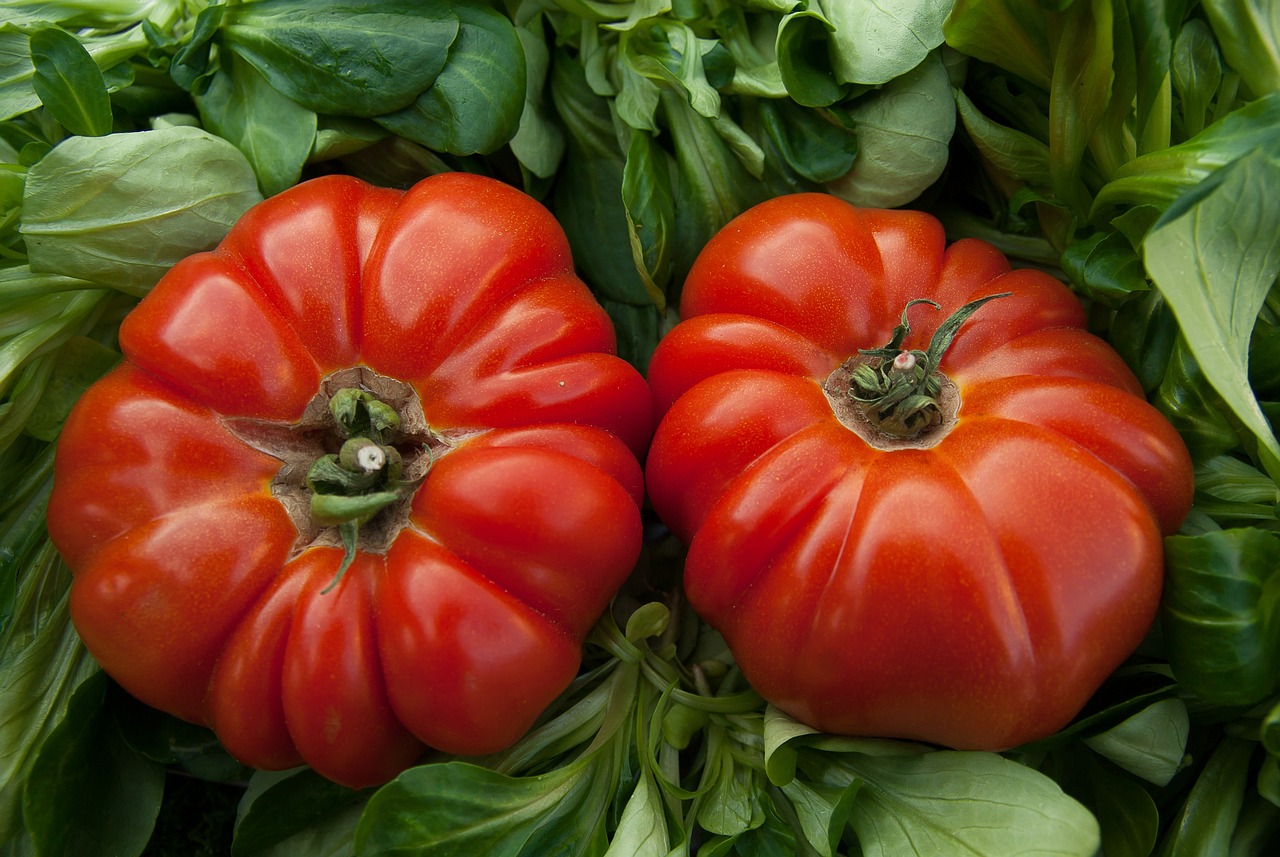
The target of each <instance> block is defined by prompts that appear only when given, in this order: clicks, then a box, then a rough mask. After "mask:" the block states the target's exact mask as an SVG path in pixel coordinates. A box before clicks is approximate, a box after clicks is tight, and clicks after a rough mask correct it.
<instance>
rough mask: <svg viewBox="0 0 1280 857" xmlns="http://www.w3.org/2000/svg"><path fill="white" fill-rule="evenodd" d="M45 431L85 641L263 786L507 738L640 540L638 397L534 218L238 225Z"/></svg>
mask: <svg viewBox="0 0 1280 857" xmlns="http://www.w3.org/2000/svg"><path fill="white" fill-rule="evenodd" d="M120 343H121V347H122V350H123V352H124V355H125V360H124V362H123V363H122V365H121V366H120V367H119V368H118V369H116V370H115V371H113V372H112V373H111V374H110V375H108V376H107V377H106V378H104V379H103V380H102V381H101V382H99V383H98V384H97V385H96V386H94V387H93V388H92V389H90V390H89V391H88V393H87V394H86V395H85V396H84V397H83V399H82V400H81V401H80V402H79V404H78V405H77V407H76V408H75V411H74V413H73V414H72V415H71V417H70V419H69V421H68V422H67V424H66V427H65V429H64V431H63V433H62V436H61V442H60V444H59V449H58V457H57V466H56V474H55V487H54V492H53V497H52V500H51V501H50V505H49V513H48V522H49V531H50V534H51V536H52V538H53V540H54V542H55V544H56V545H57V547H58V549H59V550H60V551H61V552H62V555H63V556H64V557H65V559H66V561H67V563H68V564H69V565H70V566H71V568H72V570H73V572H74V575H75V577H74V583H73V586H72V593H71V611H72V617H73V619H74V622H75V625H76V627H77V629H78V630H79V632H80V635H81V636H82V637H83V639H84V641H85V643H86V644H87V646H88V647H89V650H90V651H91V652H92V654H93V655H94V656H95V657H96V658H97V659H98V660H99V661H100V662H101V663H102V665H103V667H104V668H105V669H106V671H107V672H108V673H109V674H110V675H112V676H113V677H114V678H115V679H116V680H118V681H119V682H120V684H121V685H123V686H124V687H125V688H126V689H127V690H129V691H130V692H131V693H133V694H134V695H136V696H137V697H138V698H140V699H142V700H143V701H145V702H147V703H149V704H151V705H153V706H155V707H157V708H160V709H163V710H165V711H168V712H171V713H173V714H175V715H178V716H180V717H183V718H186V719H188V720H191V721H194V722H197V723H203V724H209V725H210V726H212V727H213V729H214V730H215V731H216V733H217V735H218V737H219V738H220V739H221V740H222V742H223V743H224V744H225V745H226V747H227V748H228V749H229V750H230V752H232V753H233V754H234V755H236V756H237V757H239V758H240V759H242V760H243V761H245V762H247V763H248V764H250V765H254V766H257V767H261V768H283V767H287V766H292V765H296V764H299V763H301V762H307V763H309V764H311V765H312V766H314V767H315V768H316V769H317V770H318V771H320V772H321V773H323V774H325V775H326V776H328V777H330V778H332V779H334V780H337V781H339V782H342V783H345V784H348V785H353V786H363V785H369V784H373V783H378V782H381V781H383V780H386V779H388V778H390V777H391V776H393V775H395V774H396V773H397V772H398V771H399V770H401V769H402V768H404V767H406V766H407V765H409V764H411V763H413V762H414V761H415V759H417V758H418V757H419V756H420V754H421V753H422V751H423V746H424V744H425V745H429V746H431V747H434V748H437V749H440V750H444V751H448V752H453V753H463V754H472V753H487V752H493V751H497V750H499V749H501V748H503V747H505V746H507V745H509V744H510V743H512V742H513V741H515V740H516V739H517V738H518V737H519V736H520V735H521V734H522V733H523V732H524V731H525V730H526V729H527V728H528V727H529V725H530V724H531V723H532V722H533V720H534V719H535V718H536V717H537V715H538V714H539V713H540V712H541V711H542V710H543V708H544V707H545V706H546V705H547V704H548V703H549V702H550V701H551V700H552V699H553V698H554V697H555V696H556V695H557V694H558V693H560V692H561V691H562V690H563V689H564V688H565V687H566V686H567V685H568V683H569V682H570V681H571V680H572V678H573V677H574V675H575V674H576V672H577V669H578V666H579V663H580V659H581V644H582V641H583V639H584V636H585V634H586V633H587V631H588V629H589V628H590V627H591V626H592V624H593V623H594V621H595V620H596V619H597V618H598V616H599V615H600V613H601V612H602V611H603V610H604V608H605V607H606V605H607V604H608V602H609V600H610V599H611V597H612V596H613V594H614V593H615V591H616V590H617V589H618V587H619V586H620V585H621V583H622V582H623V580H624V579H625V578H626V576H627V575H628V573H629V571H630V569H631V567H632V565H633V563H634V561H635V559H636V557H637V556H638V553H639V549H640V540H641V524H640V512H639V508H640V503H641V499H642V496H643V478H642V472H641V468H640V464H639V463H638V456H640V455H643V452H644V449H645V447H646V444H647V442H648V440H649V437H650V434H651V430H652V407H651V403H650V399H649V393H648V389H647V387H646V386H645V383H644V379H643V378H642V377H641V376H640V374H639V373H638V372H637V371H636V370H635V369H634V368H632V367H631V366H630V365H629V364H627V363H626V362H624V361H623V360H621V359H620V358H618V357H616V356H614V348H615V339H614V331H613V328H612V325H611V324H610V321H609V319H608V317H607V316H606V315H605V313H604V312H603V310H602V309H601V308H600V306H599V305H598V304H597V303H596V301H595V300H594V298H593V297H592V295H591V294H590V292H589V291H588V290H587V288H586V286H585V285H584V284H583V283H582V282H581V281H580V280H579V279H578V278H577V277H576V276H575V274H574V268H573V262H572V259H571V258H570V253H569V247H568V244H567V242H566V240H565V237H564V234H563V232H562V231H561V230H560V228H559V226H558V225H557V224H556V223H555V221H554V220H553V219H552V217H551V215H550V214H549V213H548V212H547V211H546V210H545V209H544V208H543V207H542V206H540V205H539V204H538V203H536V202H535V201H534V200H532V199H531V198H530V197H527V196H525V195H524V194H522V193H520V192H519V191H517V190H516V189H514V188H511V187H509V186H507V185H505V184H502V183H500V182H498V181H496V180H492V179H486V178H481V177H477V176H471V175H465V174H451V175H441V176H436V177H432V178H429V179H426V180H425V181H423V182H421V183H420V184H419V185H417V186H416V187H414V188H412V189H411V190H409V191H408V192H404V193H402V192H399V191H393V190H387V189H381V188H376V187H373V186H370V185H368V184H365V183H363V182H360V181H357V180H356V179H353V178H350V177H340V176H333V177H325V178H320V179H315V180H313V181H310V182H307V183H304V184H302V185H299V186H297V187H295V188H293V189H291V190H289V191H286V192H285V193H282V194H280V195H279V196H276V197H274V198H271V199H269V200H267V201H266V202H263V203H262V204H260V205H258V206H257V207H255V208H253V209H251V210H250V211H249V212H248V213H247V214H246V215H245V216H244V217H243V218H242V219H241V220H240V221H239V222H238V223H237V224H236V225H235V226H234V228H233V229H232V230H231V232H230V234H229V235H228V236H227V238H226V239H225V240H224V241H223V242H222V243H221V245H220V246H219V247H218V248H217V249H216V250H214V251H212V252H208V253H202V254H198V255H196V256H193V257H190V258H188V259H186V260H184V261H183V262H181V263H180V264H178V265H177V266H175V267H174V268H173V269H172V270H171V271H170V272H169V273H168V274H167V275H166V276H165V277H164V279H163V280H162V281H161V282H160V283H159V284H158V285H157V286H156V287H155V289H154V290H153V291H152V292H151V293H150V294H149V295H148V296H147V297H146V298H145V299H144V300H143V301H142V302H141V303H140V304H139V305H138V307H137V308H136V309H135V310H134V311H133V312H132V313H131V314H130V315H129V316H128V318H127V319H126V320H125V321H124V323H123V325H122V327H121V330H120Z"/></svg>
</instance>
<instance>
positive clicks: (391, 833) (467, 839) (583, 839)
mask: <svg viewBox="0 0 1280 857" xmlns="http://www.w3.org/2000/svg"><path fill="white" fill-rule="evenodd" d="M595 758H597V757H588V758H587V759H586V760H584V761H583V762H575V763H573V764H569V765H565V766H562V767H559V768H556V769H554V770H552V771H549V772H548V773H545V774H540V775H538V776H531V777H509V776H506V775H504V774H500V773H497V772H496V771H491V770H489V769H487V768H481V767H478V766H476V765H470V764H467V763H465V762H441V763H437V764H430V765H422V766H420V767H417V768H411V769H410V770H408V771H405V772H404V773H403V774H401V775H400V776H399V777H397V778H396V779H394V780H392V781H391V782H390V783H388V784H387V785H385V786H383V787H382V788H381V789H379V790H378V791H377V792H376V793H375V794H374V795H373V797H371V798H370V799H369V803H368V805H367V806H366V808H365V811H364V815H363V816H362V817H361V819H360V824H359V825H358V826H357V828H356V854H358V855H374V854H378V855H390V854H395V855H405V857H408V855H427V854H437V853H452V854H485V855H491V857H516V855H529V857H533V855H540V854H547V853H552V851H551V848H552V846H553V844H554V846H555V847H556V851H555V853H564V854H575V853H583V852H584V850H585V849H586V848H587V847H588V845H589V844H590V843H591V842H592V840H593V839H594V837H595V836H596V830H597V829H598V827H599V825H600V824H601V823H602V820H603V819H602V813H603V809H604V805H605V803H606V802H607V800H608V798H609V794H610V792H611V789H612V787H613V785H614V783H613V782H612V780H613V776H612V772H611V769H610V767H609V766H607V765H594V764H591V762H592V761H594V760H595Z"/></svg>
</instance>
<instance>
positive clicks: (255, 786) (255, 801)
mask: <svg viewBox="0 0 1280 857" xmlns="http://www.w3.org/2000/svg"><path fill="white" fill-rule="evenodd" d="M372 791H373V790H372V789H365V790H359V791H356V790H352V789H348V788H344V787H343V786H339V785H337V784H336V783H332V782H330V781H328V780H326V779H324V778H323V777H321V776H320V775H319V774H317V773H315V772H314V771H312V770H310V769H308V768H295V769H293V770H289V771H281V772H263V771H259V772H257V773H255V774H254V775H253V776H252V777H251V778H250V780H249V788H248V790H247V791H246V792H245V796H244V798H243V799H242V800H241V802H240V811H239V814H238V816H237V818H236V830H235V839H234V840H233V841H232V846H231V857H242V855H245V856H246V857H247V855H255V857H257V855H275V857H284V855H286V854H297V855H299V857H303V855H338V854H351V853H353V852H352V845H351V843H352V839H353V834H354V829H355V825H356V821H357V820H358V819H359V817H360V813H361V812H363V810H364V805H365V802H366V801H367V800H368V798H369V795H370V794H372Z"/></svg>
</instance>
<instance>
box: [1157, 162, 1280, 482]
mask: <svg viewBox="0 0 1280 857" xmlns="http://www.w3.org/2000/svg"><path fill="white" fill-rule="evenodd" d="M1277 194H1280V150H1278V151H1277V153H1276V154H1274V155H1273V154H1269V153H1267V152H1265V151H1257V152H1254V153H1252V154H1250V155H1246V156H1244V157H1242V158H1240V159H1239V160H1237V161H1235V162H1233V163H1232V164H1230V165H1229V166H1227V167H1225V168H1223V169H1221V170H1219V171H1218V172H1216V173H1214V174H1213V176H1212V177H1211V178H1209V179H1207V180H1206V182H1205V183H1204V184H1202V185H1201V186H1199V187H1198V188H1197V189H1196V190H1195V192H1193V193H1187V194H1184V195H1183V196H1182V197H1181V198H1180V199H1179V201H1178V203H1176V204H1175V205H1174V206H1173V207H1171V208H1170V209H1169V210H1168V211H1167V212H1165V215H1164V217H1163V218H1162V219H1161V220H1160V221H1159V222H1157V223H1156V225H1155V226H1154V227H1153V228H1152V230H1151V232H1150V233H1149V234H1148V235H1147V238H1146V240H1145V241H1144V242H1143V254H1144V261H1145V263H1146V266H1147V270H1148V271H1149V272H1150V274H1151V278H1152V280H1153V281H1154V282H1155V284H1156V287H1157V288H1159V289H1160V291H1161V293H1162V294H1163V295H1164V297H1165V300H1166V301H1168V302H1169V306H1170V307H1171V308H1172V310H1173V313H1174V315H1175V316H1177V318H1178V320H1179V322H1180V324H1181V325H1182V328H1183V330H1185V331H1190V333H1189V334H1188V335H1187V345H1188V346H1189V348H1190V350H1191V353H1192V354H1193V355H1194V356H1195V358H1196V361H1197V362H1198V363H1199V365H1200V368H1201V370H1202V371H1203V372H1204V375H1205V378H1206V379H1207V380H1208V381H1209V382H1210V383H1211V384H1212V385H1213V386H1214V389H1216V390H1217V391H1218V394H1219V395H1221V396H1222V397H1223V399H1224V401H1226V403H1227V404H1228V405H1229V406H1230V408H1231V410H1232V411H1233V413H1234V414H1235V416H1236V417H1238V418H1239V419H1240V420H1241V421H1242V422H1243V423H1244V424H1245V425H1247V426H1248V427H1249V429H1250V430H1251V431H1252V432H1253V433H1254V435H1255V437H1256V439H1257V441H1258V453H1259V455H1260V456H1261V458H1262V461H1263V463H1264V465H1265V466H1266V469H1267V471H1268V472H1269V473H1270V474H1271V475H1272V477H1277V478H1280V442H1277V441H1276V437H1275V434H1274V433H1273V430H1272V428H1271V426H1270V424H1269V423H1268V421H1267V419H1266V417H1265V416H1264V415H1263V413H1262V411H1261V409H1260V408H1259V407H1258V404H1257V401H1256V399H1255V398H1254V397H1253V396H1252V394H1251V393H1250V392H1249V390H1250V388H1249V380H1248V366H1247V360H1248V346H1249V339H1250V336H1251V335H1252V333H1253V327H1254V323H1255V322H1256V320H1257V317H1258V312H1259V311H1260V310H1261V309H1262V305H1263V302H1264V301H1265V299H1266V296H1267V293H1268V292H1269V291H1270V289H1271V286H1272V285H1273V284H1274V283H1275V281H1276V276H1277V274H1280V211H1278V210H1277V209H1276V206H1275V205H1273V204H1272V203H1273V200H1274V199H1275V198H1276V195H1277Z"/></svg>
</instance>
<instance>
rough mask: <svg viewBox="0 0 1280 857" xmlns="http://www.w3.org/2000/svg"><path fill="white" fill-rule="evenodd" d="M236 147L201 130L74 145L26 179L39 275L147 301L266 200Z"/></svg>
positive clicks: (30, 243) (28, 228)
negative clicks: (170, 274) (169, 275)
mask: <svg viewBox="0 0 1280 857" xmlns="http://www.w3.org/2000/svg"><path fill="white" fill-rule="evenodd" d="M261 199H262V196H261V194H260V193H259V192H258V186H257V179H256V177H255V176H254V174H253V169H252V168H251V167H250V166H249V162H248V161H247V160H245V157H244V155H242V154H241V153H240V151H239V150H238V149H236V147H235V146H233V145H232V144H231V143H229V142H227V141H226V140H223V139H222V138H220V137H215V136H214V135H212V134H209V133H208V132H206V131H202V130H200V129H198V128H190V127H181V126H175V127H170V128H165V129H163V130H156V131H139V132H129V133H121V134H108V135H107V136H105V137H72V138H69V139H67V140H65V141H63V142H62V143H60V144H58V145H57V146H56V147H54V149H53V151H51V152H50V153H49V154H48V155H46V156H45V157H44V158H43V159H42V160H41V161H40V162H39V163H38V164H36V165H35V166H33V167H32V168H31V169H30V171H29V172H28V173H27V184H26V198H25V200H24V203H23V216H22V224H21V232H22V235H23V237H24V238H25V239H26V243H27V252H28V256H29V260H30V265H31V270H32V271H34V272H37V273H39V272H48V273H56V274H62V275H65V276H73V277H81V278H83V279H86V280H92V281H94V282H97V283H102V284H104V285H110V286H114V287H117V288H122V289H126V290H129V291H134V292H137V293H141V292H143V291H146V290H147V289H149V288H150V287H151V286H153V285H155V283H156V281H157V280H159V279H160V277H161V276H163V275H164V273H165V272H166V271H168V269H169V268H170V267H172V266H173V265H174V264H175V263H176V262H178V260H180V259H182V258H184V257H186V256H189V255H191V254H192V253H195V252H197V251H201V250H208V249H210V248H212V247H213V246H214V245H215V244H217V243H218V242H219V241H220V240H222V238H223V236H224V235H225V234H226V232H227V230H228V229H229V228H230V227H231V224H232V223H234V222H235V221H236V220H237V219H239V217H240V215H242V214H243V213H244V212H245V211H246V210H247V209H248V208H249V207H250V206H251V205H253V204H255V203H257V202H259V201H261Z"/></svg>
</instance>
